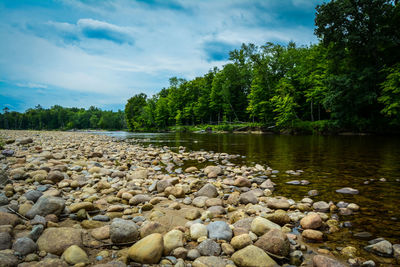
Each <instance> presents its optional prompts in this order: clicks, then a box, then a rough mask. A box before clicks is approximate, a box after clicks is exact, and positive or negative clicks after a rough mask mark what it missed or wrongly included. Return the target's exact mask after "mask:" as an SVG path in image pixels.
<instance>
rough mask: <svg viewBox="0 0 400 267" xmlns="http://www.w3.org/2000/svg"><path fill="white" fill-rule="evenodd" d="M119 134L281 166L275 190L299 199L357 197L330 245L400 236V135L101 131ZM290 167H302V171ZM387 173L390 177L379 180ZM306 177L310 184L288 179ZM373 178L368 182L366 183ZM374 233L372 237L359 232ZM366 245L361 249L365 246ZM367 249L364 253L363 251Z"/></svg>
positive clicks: (351, 199)
mask: <svg viewBox="0 0 400 267" xmlns="http://www.w3.org/2000/svg"><path fill="white" fill-rule="evenodd" d="M99 133H102V134H107V135H111V136H115V137H121V138H133V139H134V140H136V141H137V142H139V143H142V144H143V145H150V144H152V145H157V146H165V145H166V146H169V147H179V146H184V147H186V148H187V149H189V150H207V151H214V152H226V153H229V154H240V155H241V156H242V157H241V159H240V162H238V163H243V164H248V165H254V164H256V163H259V164H264V165H268V166H270V167H271V168H273V169H274V170H279V173H278V174H277V177H276V178H273V179H272V180H273V181H274V182H275V183H276V184H277V187H276V191H275V192H274V194H279V195H283V196H286V197H288V198H292V199H294V200H296V201H298V200H301V199H302V198H303V197H304V196H307V192H308V191H309V190H311V189H316V190H318V192H319V195H318V196H316V197H313V199H314V200H324V201H327V202H328V201H333V202H335V203H336V202H338V201H340V200H343V201H346V202H349V203H350V202H353V203H356V204H358V205H360V207H361V211H360V212H358V213H357V214H354V215H351V216H342V217H341V221H342V220H343V221H348V222H350V224H351V225H348V226H349V227H347V228H346V229H344V230H342V231H340V232H339V233H337V234H334V235H332V236H330V240H328V241H327V242H326V243H325V245H328V246H329V244H330V243H332V244H334V246H340V245H342V246H348V245H354V246H356V247H358V248H361V247H363V246H365V245H367V241H368V240H370V239H373V238H376V237H384V238H386V239H387V240H389V241H391V242H392V243H399V240H400V209H399V204H400V138H399V137H383V136H287V135H257V134H226V133H224V134H195V133H127V132H99ZM287 170H303V171H304V173H303V174H302V175H301V176H293V175H289V174H286V173H285V171H287ZM382 178H384V179H385V180H386V181H380V179H382ZM301 179H306V180H308V181H310V184H309V185H307V186H301V185H288V184H285V183H286V182H288V181H291V180H301ZM366 183H368V184H366ZM342 187H352V188H356V189H358V190H359V194H358V195H343V194H340V193H336V192H335V190H336V189H340V188H342ZM359 232H369V233H371V234H372V236H371V237H369V238H368V239H366V240H365V239H359V238H356V237H354V236H353V234H354V233H359ZM361 250H362V249H361ZM362 254H364V253H362V252H361V255H362Z"/></svg>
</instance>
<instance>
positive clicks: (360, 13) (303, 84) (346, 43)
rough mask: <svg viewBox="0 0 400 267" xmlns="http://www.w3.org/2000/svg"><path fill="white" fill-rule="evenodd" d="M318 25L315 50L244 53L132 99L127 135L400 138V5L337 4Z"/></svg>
mask: <svg viewBox="0 0 400 267" xmlns="http://www.w3.org/2000/svg"><path fill="white" fill-rule="evenodd" d="M315 25H316V28H315V34H316V36H317V37H318V39H319V43H317V44H311V45H308V46H298V45H296V44H295V43H294V42H289V43H288V44H286V45H283V44H279V43H270V42H268V43H266V44H265V45H262V46H256V45H254V44H243V45H242V46H241V48H240V49H235V50H233V51H231V52H230V53H229V62H228V63H227V64H226V65H224V66H223V67H222V68H221V69H218V68H213V69H212V70H210V71H209V72H208V73H206V74H204V75H203V76H201V77H197V78H195V79H193V80H185V79H180V78H176V77H173V78H171V79H170V86H169V87H168V88H163V89H161V90H160V91H159V93H157V94H156V95H154V96H152V97H147V96H146V95H145V94H137V95H135V96H133V97H131V98H130V99H129V100H128V102H127V104H126V107H125V114H126V121H127V126H128V128H129V130H131V131H148V130H160V129H167V128H168V127H170V128H171V127H174V126H184V125H204V124H225V125H226V124H232V123H247V124H248V125H259V126H265V127H268V128H270V129H272V128H274V129H276V130H278V131H287V130H289V131H291V132H320V133H324V132H328V133H332V132H338V131H353V132H380V133H383V132H398V130H399V126H400V28H399V27H398V25H400V5H399V4H398V1H389V0H374V1H370V0H356V1H354V0H340V1H339V0H336V1H331V2H328V3H325V4H322V5H319V6H317V7H316V17H315Z"/></svg>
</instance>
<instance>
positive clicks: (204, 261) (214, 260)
mask: <svg viewBox="0 0 400 267" xmlns="http://www.w3.org/2000/svg"><path fill="white" fill-rule="evenodd" d="M225 266H227V264H226V262H225V261H224V260H223V259H221V258H220V257H216V256H208V257H207V256H202V257H199V258H197V259H196V260H195V261H194V262H193V267H225Z"/></svg>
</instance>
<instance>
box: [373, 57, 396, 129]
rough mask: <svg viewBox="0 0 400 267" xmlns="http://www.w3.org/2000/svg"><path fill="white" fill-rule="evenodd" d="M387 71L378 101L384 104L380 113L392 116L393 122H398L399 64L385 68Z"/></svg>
mask: <svg viewBox="0 0 400 267" xmlns="http://www.w3.org/2000/svg"><path fill="white" fill-rule="evenodd" d="M385 72H386V73H387V76H386V79H385V81H384V82H383V83H382V84H381V85H382V96H380V97H379V99H378V100H379V102H381V103H382V104H383V105H384V108H383V109H382V111H381V112H382V113H383V114H384V115H386V116H388V117H390V118H393V123H395V124H398V125H399V124H400V64H396V65H395V66H394V67H393V68H387V69H385Z"/></svg>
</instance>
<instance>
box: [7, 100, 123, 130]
mask: <svg viewBox="0 0 400 267" xmlns="http://www.w3.org/2000/svg"><path fill="white" fill-rule="evenodd" d="M3 111H4V112H3V114H0V128H3V129H18V130H23V129H34V130H56V129H61V130H71V129H105V130H121V129H125V128H126V125H125V119H124V112H123V111H118V112H112V111H102V110H100V109H98V108H96V107H93V106H92V107H90V108H89V109H87V110H85V109H83V108H64V107H61V106H58V105H55V106H53V107H51V108H49V109H44V108H42V106H40V105H37V106H36V107H35V108H34V109H28V110H26V111H25V112H24V113H20V112H16V111H11V112H9V109H7V110H3Z"/></svg>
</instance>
